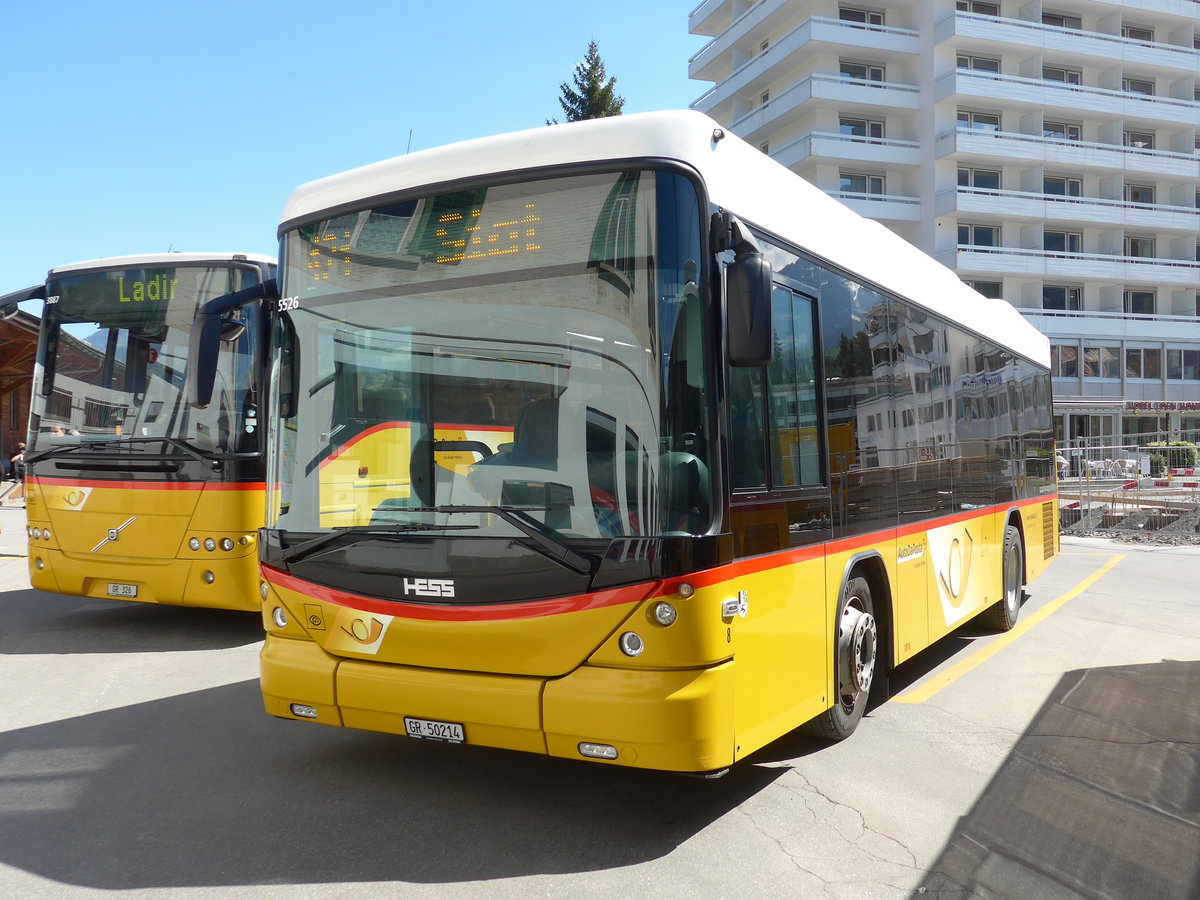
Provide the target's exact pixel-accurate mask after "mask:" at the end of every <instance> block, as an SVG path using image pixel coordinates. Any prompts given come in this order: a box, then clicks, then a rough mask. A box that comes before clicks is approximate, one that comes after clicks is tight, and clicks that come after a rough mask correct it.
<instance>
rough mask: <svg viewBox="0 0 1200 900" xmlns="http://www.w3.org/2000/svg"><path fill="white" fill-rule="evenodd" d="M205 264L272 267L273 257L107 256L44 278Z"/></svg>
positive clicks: (60, 268) (56, 269) (58, 269)
mask: <svg viewBox="0 0 1200 900" xmlns="http://www.w3.org/2000/svg"><path fill="white" fill-rule="evenodd" d="M206 262H213V263H225V262H250V263H263V264H266V265H272V266H273V265H275V257H273V256H264V255H263V254H261V253H141V254H135V255H133V256H108V257H105V258H103V259H88V260H84V261H83V262H77V263H69V264H67V265H65V266H55V267H54V268H53V269H51V270H50V271H49V272H48V273H47V274H46V277H47V278H53V277H54V276H56V275H64V274H67V273H69V272H83V271H87V270H91V269H136V268H138V267H139V266H163V265H172V264H174V265H178V264H180V263H206Z"/></svg>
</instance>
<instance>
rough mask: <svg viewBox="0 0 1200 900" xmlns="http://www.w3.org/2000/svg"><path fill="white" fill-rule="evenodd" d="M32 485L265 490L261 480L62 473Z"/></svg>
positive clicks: (32, 480) (35, 478)
mask: <svg viewBox="0 0 1200 900" xmlns="http://www.w3.org/2000/svg"><path fill="white" fill-rule="evenodd" d="M29 483H30V484H32V485H39V484H44V485H46V486H47V487H50V486H54V487H60V486H67V485H69V486H70V487H86V488H118V489H120V490H132V491H265V490H266V489H267V485H266V482H263V481H238V482H225V481H97V480H94V479H88V478H70V477H67V476H62V475H36V476H31V477H30V478H29Z"/></svg>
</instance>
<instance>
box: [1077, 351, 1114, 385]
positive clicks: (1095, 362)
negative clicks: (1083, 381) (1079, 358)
mask: <svg viewBox="0 0 1200 900" xmlns="http://www.w3.org/2000/svg"><path fill="white" fill-rule="evenodd" d="M1083 377H1084V378H1120V377H1121V348H1120V347H1084V348H1083Z"/></svg>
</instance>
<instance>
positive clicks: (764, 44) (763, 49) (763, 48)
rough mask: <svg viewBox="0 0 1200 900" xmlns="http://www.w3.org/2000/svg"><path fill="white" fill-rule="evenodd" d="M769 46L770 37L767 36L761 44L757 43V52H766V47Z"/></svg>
mask: <svg viewBox="0 0 1200 900" xmlns="http://www.w3.org/2000/svg"><path fill="white" fill-rule="evenodd" d="M770 46H771V41H770V39H769V38H768V39H767V40H765V41H763V42H762V43H761V44H759V45H758V52H759V53H766V52H767V48H768V47H770Z"/></svg>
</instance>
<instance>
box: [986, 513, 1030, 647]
mask: <svg viewBox="0 0 1200 900" xmlns="http://www.w3.org/2000/svg"><path fill="white" fill-rule="evenodd" d="M1002 567H1003V573H1004V595H1003V596H1002V597H1001V598H1000V601H999V602H998V603H996V604H995V605H994V606H991V607H989V608H988V609H987V610H985V611H984V613H983V617H982V618H983V621H984V622H985V623H986V624H987V626H988V627H989V628H993V629H995V630H996V631H1012V628H1013V626H1014V625H1016V624H1017V616H1018V615H1020V613H1021V600H1022V596H1021V595H1022V583H1023V582H1024V580H1025V550H1024V548H1023V547H1022V546H1021V532H1020V531H1018V530H1017V528H1016V526H1014V525H1006V526H1005V528H1004V561H1003V563H1002Z"/></svg>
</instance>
